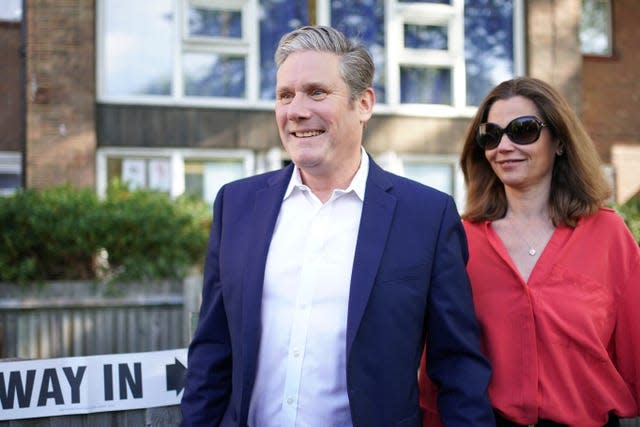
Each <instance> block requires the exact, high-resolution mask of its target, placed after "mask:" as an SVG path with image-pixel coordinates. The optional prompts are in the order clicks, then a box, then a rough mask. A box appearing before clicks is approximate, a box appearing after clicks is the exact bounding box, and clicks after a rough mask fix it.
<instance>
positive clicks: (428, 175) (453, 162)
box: [376, 151, 465, 209]
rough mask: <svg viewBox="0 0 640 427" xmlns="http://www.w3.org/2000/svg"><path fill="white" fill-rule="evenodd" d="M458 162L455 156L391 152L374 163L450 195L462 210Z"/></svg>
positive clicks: (377, 158) (462, 189) (462, 200)
mask: <svg viewBox="0 0 640 427" xmlns="http://www.w3.org/2000/svg"><path fill="white" fill-rule="evenodd" d="M458 160H459V157H458V156H457V155H433V154H398V153H395V152H392V151H389V152H386V153H384V154H381V155H380V156H377V157H376V162H378V163H379V164H380V165H381V166H382V167H383V168H385V169H386V170H388V171H391V172H393V173H396V174H398V175H401V176H404V177H407V178H410V179H413V180H414V181H418V182H421V183H422V184H425V185H428V186H430V187H433V188H435V189H438V190H440V191H443V192H445V193H447V194H450V195H451V196H452V197H453V198H454V199H455V202H456V204H457V206H458V208H459V209H462V207H463V205H464V197H465V186H464V177H463V175H462V170H460V168H459V166H458Z"/></svg>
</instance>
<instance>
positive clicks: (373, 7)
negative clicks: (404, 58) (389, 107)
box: [331, 0, 386, 103]
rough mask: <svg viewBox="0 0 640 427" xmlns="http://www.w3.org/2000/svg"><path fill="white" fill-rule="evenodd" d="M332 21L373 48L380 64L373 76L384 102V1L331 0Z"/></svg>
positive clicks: (377, 93)
mask: <svg viewBox="0 0 640 427" xmlns="http://www.w3.org/2000/svg"><path fill="white" fill-rule="evenodd" d="M331 24H332V26H333V27H335V28H337V29H338V30H340V31H342V32H343V33H344V34H346V35H347V37H350V38H354V39H357V40H358V41H360V42H361V43H363V44H364V45H365V46H366V47H367V48H368V49H369V52H371V56H372V57H373V62H374V64H375V67H376V72H375V75H374V77H373V87H374V88H375V90H376V100H377V102H381V103H384V102H385V98H386V92H385V85H384V81H385V68H386V67H385V64H386V62H385V43H384V36H385V32H384V0H370V1H334V2H331Z"/></svg>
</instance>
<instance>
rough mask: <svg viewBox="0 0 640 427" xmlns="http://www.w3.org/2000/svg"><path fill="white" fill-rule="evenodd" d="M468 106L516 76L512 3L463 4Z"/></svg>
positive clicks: (475, 0)
mask: <svg viewBox="0 0 640 427" xmlns="http://www.w3.org/2000/svg"><path fill="white" fill-rule="evenodd" d="M464 23H465V46H464V47H465V49H464V50H465V62H466V73H467V105H478V104H480V101H482V98H483V97H484V96H485V95H486V94H487V93H488V92H489V90H491V88H492V87H493V86H495V85H497V84H498V83H500V82H502V81H504V80H507V79H510V78H512V77H513V76H514V74H515V69H514V56H513V0H465V9H464Z"/></svg>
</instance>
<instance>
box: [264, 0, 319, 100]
mask: <svg viewBox="0 0 640 427" xmlns="http://www.w3.org/2000/svg"><path fill="white" fill-rule="evenodd" d="M307 3H308V1H307V0H290V1H286V2H284V1H283V0H261V1H260V98H261V99H275V87H276V64H275V62H274V60H273V54H274V53H275V51H276V47H277V46H278V42H279V41H280V38H281V37H282V36H283V35H284V34H285V33H288V32H289V31H291V30H293V29H296V28H298V27H300V26H301V25H305V24H307V23H308V22H309V10H308V8H307Z"/></svg>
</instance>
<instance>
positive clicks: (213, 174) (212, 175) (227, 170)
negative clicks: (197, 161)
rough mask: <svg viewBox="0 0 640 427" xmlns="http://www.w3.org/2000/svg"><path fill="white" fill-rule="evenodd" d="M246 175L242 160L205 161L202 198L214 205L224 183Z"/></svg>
mask: <svg viewBox="0 0 640 427" xmlns="http://www.w3.org/2000/svg"><path fill="white" fill-rule="evenodd" d="M244 175H245V173H244V164H243V163H242V161H241V160H215V161H207V162H204V163H203V168H202V198H203V199H204V200H206V201H207V202H208V203H209V204H211V205H213V202H214V200H215V198H216V195H217V194H218V191H219V190H220V188H221V187H222V186H223V185H224V184H226V183H228V182H231V181H234V180H236V179H240V178H243V177H244ZM192 179H193V178H192ZM190 191H191V190H190Z"/></svg>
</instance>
